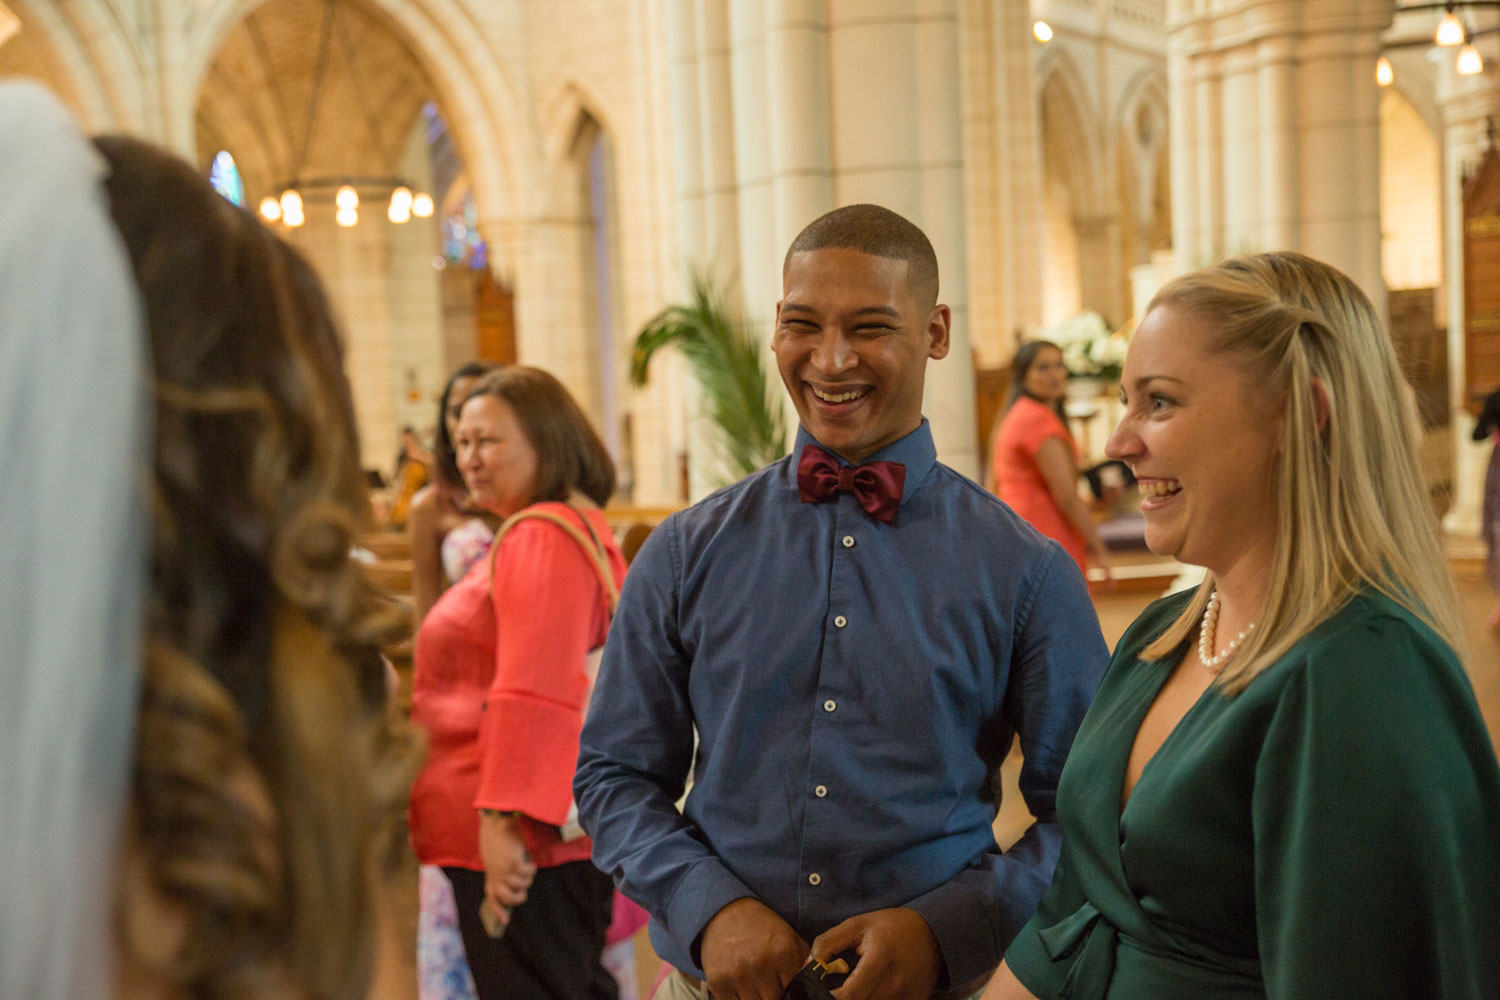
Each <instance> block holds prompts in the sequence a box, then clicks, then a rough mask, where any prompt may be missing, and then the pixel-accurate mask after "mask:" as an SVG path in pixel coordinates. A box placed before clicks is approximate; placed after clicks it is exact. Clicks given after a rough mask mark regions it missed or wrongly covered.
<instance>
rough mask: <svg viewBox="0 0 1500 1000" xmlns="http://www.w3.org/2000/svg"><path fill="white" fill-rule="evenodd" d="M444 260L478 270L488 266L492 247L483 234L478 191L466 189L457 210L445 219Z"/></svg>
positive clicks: (454, 209)
mask: <svg viewBox="0 0 1500 1000" xmlns="http://www.w3.org/2000/svg"><path fill="white" fill-rule="evenodd" d="M442 232H443V260H444V262H445V263H446V264H449V265H462V266H464V267H468V268H472V269H473V270H475V271H478V270H480V269H481V268H483V267H485V266H486V262H487V258H488V254H489V247H487V246H486V245H485V242H484V240H483V239H482V238H481V237H480V235H479V209H478V206H476V205H475V204H474V193H473V192H472V191H465V192H464V195H463V197H462V198H460V199H459V201H458V204H457V205H455V206H454V208H453V211H452V212H451V213H450V214H449V215H448V217H447V218H446V219H444V220H443V225H442Z"/></svg>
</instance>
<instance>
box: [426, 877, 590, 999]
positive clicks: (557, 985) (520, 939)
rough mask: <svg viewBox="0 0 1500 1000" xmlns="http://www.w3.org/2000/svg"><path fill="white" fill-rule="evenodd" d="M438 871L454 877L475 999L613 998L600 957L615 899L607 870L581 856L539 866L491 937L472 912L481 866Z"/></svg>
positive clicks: (481, 887)
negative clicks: (498, 932)
mask: <svg viewBox="0 0 1500 1000" xmlns="http://www.w3.org/2000/svg"><path fill="white" fill-rule="evenodd" d="M443 874H444V875H447V876H448V881H449V882H451V883H453V901H454V903H456V904H457V906H458V930H459V933H460V934H461V935H462V936H463V940H464V953H465V955H466V956H467V957H468V959H469V971H470V972H471V973H473V975H474V987H475V989H476V991H477V992H478V994H479V1000H618V998H619V995H620V994H619V987H618V986H617V985H616V983H615V981H614V977H612V976H611V975H610V974H609V973H608V972H607V971H606V970H605V968H604V964H603V963H602V962H601V961H600V958H601V956H602V954H603V952H604V933H605V931H607V930H608V929H609V919H610V907H611V904H612V902H613V898H614V896H613V894H614V885H613V883H612V882H611V881H610V878H609V876H608V875H606V874H604V873H603V872H601V871H600V870H599V869H597V868H595V867H594V866H593V865H592V864H590V863H589V862H587V861H570V862H568V863H567V864H565V865H558V866H557V867H556V868H542V869H539V870H538V871H537V873H536V879H535V881H533V882H532V883H531V891H530V892H529V893H527V896H526V902H524V903H522V904H521V905H520V906H518V907H516V908H515V910H514V911H513V912H512V913H511V915H510V926H509V927H508V928H506V931H505V934H504V936H503V937H499V938H492V937H490V936H489V935H488V934H486V933H485V932H484V924H483V923H482V922H481V921H480V919H479V904H480V901H481V900H483V899H484V873H483V872H475V871H469V870H468V869H467V868H444V869H443Z"/></svg>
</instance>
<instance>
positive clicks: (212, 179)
mask: <svg viewBox="0 0 1500 1000" xmlns="http://www.w3.org/2000/svg"><path fill="white" fill-rule="evenodd" d="M208 182H209V183H210V184H212V185H213V186H214V190H215V191H217V192H219V193H220V194H222V195H223V196H224V197H225V198H227V199H229V200H230V201H232V202H234V203H235V204H236V205H238V206H240V207H241V208H244V207H245V182H244V181H243V180H242V179H241V178H240V168H239V167H237V166H235V165H234V157H232V156H230V155H229V154H228V153H227V152H226V151H224V150H222V149H221V150H219V152H218V154H217V155H215V156H214V163H213V166H212V167H210V168H209V171H208Z"/></svg>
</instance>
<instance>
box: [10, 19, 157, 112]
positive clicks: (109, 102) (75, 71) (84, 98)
mask: <svg viewBox="0 0 1500 1000" xmlns="http://www.w3.org/2000/svg"><path fill="white" fill-rule="evenodd" d="M6 2H7V4H8V5H9V6H10V8H11V9H12V10H13V11H14V12H15V14H16V16H17V17H19V18H20V19H21V22H22V24H23V25H24V26H25V27H24V29H23V30H25V31H27V32H32V31H34V32H36V34H37V36H38V38H37V41H39V43H40V46H41V47H42V48H43V49H44V50H45V52H46V53H47V55H49V56H50V57H51V58H50V59H49V60H48V61H49V63H50V65H51V68H53V69H54V71H55V72H57V73H58V74H60V75H61V76H62V77H63V79H62V80H60V81H56V82H57V83H59V84H60V85H61V86H62V87H63V88H64V89H65V90H66V91H67V92H66V93H65V94H64V95H63V96H64V97H65V99H69V100H70V103H73V104H74V106H75V109H76V110H77V111H78V113H79V115H80V116H81V117H82V119H83V125H84V127H85V128H87V129H88V130H90V131H94V132H141V131H144V130H145V125H146V121H145V119H146V114H145V110H144V109H145V95H144V94H143V93H142V81H143V80H144V79H145V76H146V74H145V70H144V68H143V66H142V64H141V60H140V53H139V52H137V51H135V50H134V49H133V48H132V47H131V45H130V41H129V39H130V38H131V37H133V36H132V33H131V32H130V31H128V30H127V29H126V28H125V26H124V25H123V24H121V23H120V18H119V12H118V11H117V10H116V9H115V8H114V7H113V6H112V5H110V4H106V3H99V4H57V3H50V2H48V0H6Z"/></svg>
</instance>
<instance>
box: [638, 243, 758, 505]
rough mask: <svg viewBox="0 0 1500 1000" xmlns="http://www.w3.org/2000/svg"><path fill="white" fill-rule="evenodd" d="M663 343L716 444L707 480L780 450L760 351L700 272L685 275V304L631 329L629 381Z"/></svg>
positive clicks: (642, 374) (722, 479) (732, 476)
mask: <svg viewBox="0 0 1500 1000" xmlns="http://www.w3.org/2000/svg"><path fill="white" fill-rule="evenodd" d="M669 345H670V346H673V347H675V348H677V350H679V351H681V352H682V355H683V357H685V358H686V359H687V362H688V365H689V367H690V368H691V369H692V372H693V375H694V377H695V378H696V379H697V380H698V385H699V386H700V387H701V388H702V390H703V403H704V408H705V411H706V416H707V417H708V418H709V420H710V421H711V422H712V424H713V431H714V438H715V441H716V443H717V444H718V445H719V454H718V455H717V467H716V468H714V469H713V470H712V473H711V477H712V478H713V479H715V480H716V481H717V482H718V483H719V484H720V485H726V484H728V483H731V482H734V481H735V480H737V479H740V478H742V477H744V476H747V475H749V474H750V473H752V472H754V471H755V470H757V469H759V468H761V467H762V466H764V465H766V464H767V463H769V462H772V461H775V460H776V459H778V458H780V457H781V456H782V455H784V454H786V423H785V421H784V419H783V417H782V409H781V407H780V405H778V401H777V400H775V399H773V398H772V397H771V394H770V391H769V387H768V385H767V378H766V370H765V366H764V365H763V364H762V362H761V355H760V348H759V346H758V345H757V344H756V343H755V341H754V340H753V339H751V337H750V336H749V334H748V332H747V331H746V330H745V328H744V324H743V323H741V322H739V321H738V320H736V319H734V318H732V316H731V313H730V310H729V307H728V306H727V304H726V303H725V301H724V294H723V292H722V290H721V289H719V288H718V287H717V286H716V285H715V284H714V282H713V280H712V279H711V278H710V277H709V276H708V275H707V274H705V273H703V272H702V271H698V270H696V269H695V270H692V271H690V272H689V273H688V301H687V303H685V304H678V305H671V306H667V307H666V308H665V309H663V310H662V311H661V312H659V313H657V314H656V315H655V316H653V317H651V319H650V320H649V321H647V323H646V325H645V326H644V327H642V328H641V332H640V333H638V334H636V338H635V352H634V355H633V357H632V358H631V363H630V378H631V381H632V382H634V383H635V384H636V385H637V386H642V385H645V384H646V374H647V368H648V366H649V365H650V364H651V359H652V358H653V357H655V356H656V352H657V351H659V350H660V349H661V348H663V347H667V346H669Z"/></svg>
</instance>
